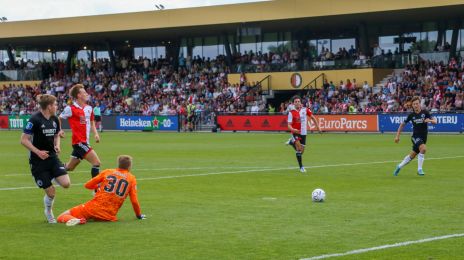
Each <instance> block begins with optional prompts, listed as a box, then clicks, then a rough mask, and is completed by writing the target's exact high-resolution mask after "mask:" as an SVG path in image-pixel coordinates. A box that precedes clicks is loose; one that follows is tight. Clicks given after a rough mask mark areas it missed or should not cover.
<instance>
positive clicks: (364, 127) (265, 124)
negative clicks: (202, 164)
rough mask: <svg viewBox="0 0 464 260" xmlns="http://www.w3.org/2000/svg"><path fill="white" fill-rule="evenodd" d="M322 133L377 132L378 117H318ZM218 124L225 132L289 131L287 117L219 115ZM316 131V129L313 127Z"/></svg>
mask: <svg viewBox="0 0 464 260" xmlns="http://www.w3.org/2000/svg"><path fill="white" fill-rule="evenodd" d="M316 118H317V120H318V121H319V126H320V127H321V130H322V131H327V132H376V131H378V118H377V115H316ZM217 122H218V124H219V127H220V128H221V130H225V131H233V130H236V131H287V130H288V128H287V116H286V115H265V116H264V115H263V116H252V115H243V116H242V115H219V116H218V117H217ZM311 129H312V130H315V127H314V126H312V127H311Z"/></svg>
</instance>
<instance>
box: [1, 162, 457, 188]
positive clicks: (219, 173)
mask: <svg viewBox="0 0 464 260" xmlns="http://www.w3.org/2000/svg"><path fill="white" fill-rule="evenodd" d="M463 157H464V155H459V156H449V157H436V158H428V159H427V160H446V159H456V158H463ZM394 162H398V161H379V162H360V163H342V164H326V165H316V166H310V167H306V168H326V167H340V166H357V165H370V164H383V163H394ZM296 168H297V167H284V168H264V169H251V170H241V171H225V172H209V173H199V174H185V175H172V176H160V177H152V178H137V180H138V181H144V180H162V179H175V178H185V177H198V176H209V175H221V174H237V173H248V172H263V171H280V170H290V169H296ZM139 170H140V169H139ZM74 185H84V183H76V184H74ZM33 188H36V187H35V186H25V187H11V188H0V191H6V190H24V189H33Z"/></svg>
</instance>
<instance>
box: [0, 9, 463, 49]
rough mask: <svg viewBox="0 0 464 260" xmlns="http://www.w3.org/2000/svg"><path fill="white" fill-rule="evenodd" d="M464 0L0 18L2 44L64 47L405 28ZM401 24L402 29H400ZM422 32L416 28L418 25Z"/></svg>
mask: <svg viewBox="0 0 464 260" xmlns="http://www.w3.org/2000/svg"><path fill="white" fill-rule="evenodd" d="M462 13H464V3H463V1H462V0H440V1H437V0H408V1H404V0H390V1H377V0H356V1H346V0H324V1H320V0H275V1H269V2H257V3H246V4H233V5H222V6H210V7H197V8H184V9H173V10H162V11H147V12H137V13H125V14H111V15H97V16H84V17H72V18H58V19H44V20H33V21H18V22H6V23H0V35H1V38H0V47H1V46H6V45H12V46H13V47H23V48H31V49H32V48H34V49H38V50H40V49H47V48H52V49H54V50H66V49H68V48H69V47H77V48H79V47H82V46H83V45H86V46H90V47H92V46H93V47H95V48H105V47H104V46H105V45H106V41H109V42H111V43H112V44H116V45H119V44H124V43H126V41H127V40H129V41H130V44H132V45H137V46H141V45H144V44H152V43H154V42H159V43H161V42H162V41H168V40H175V39H178V38H180V37H189V36H214V35H220V34H221V33H236V32H237V28H239V27H240V26H250V27H255V26H256V27H260V28H261V30H262V31H263V32H275V31H276V30H289V28H305V29H306V30H308V31H311V32H326V31H331V30H332V31H333V30H339V29H341V28H343V27H344V26H345V27H350V26H351V27H354V26H356V24H359V23H360V22H365V23H368V24H370V23H375V24H382V23H387V24H391V25H392V27H395V24H396V25H397V26H402V27H407V26H408V24H409V23H413V22H426V21H435V20H443V19H447V20H450V19H455V18H456V19H461V17H462ZM403 29H405V28H403ZM419 31H420V29H419Z"/></svg>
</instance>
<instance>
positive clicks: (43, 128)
mask: <svg viewBox="0 0 464 260" xmlns="http://www.w3.org/2000/svg"><path fill="white" fill-rule="evenodd" d="M59 131H60V124H59V122H58V118H57V117H56V116H52V117H50V118H49V119H46V118H45V117H44V116H43V114H42V113H41V112H37V113H34V114H33V115H32V116H31V118H29V121H28V122H27V124H26V127H25V128H24V130H23V132H24V133H25V134H28V135H32V144H33V145H34V146H35V147H36V148H37V149H39V150H44V151H48V154H49V156H56V151H55V142H54V141H55V135H57V134H58V132H59ZM31 159H40V158H39V157H38V156H37V155H36V154H35V153H33V152H31Z"/></svg>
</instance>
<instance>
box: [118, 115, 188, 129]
mask: <svg viewBox="0 0 464 260" xmlns="http://www.w3.org/2000/svg"><path fill="white" fill-rule="evenodd" d="M178 127H179V120H178V117H177V116H118V117H116V129H118V130H143V131H153V130H158V131H177V130H178Z"/></svg>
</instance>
